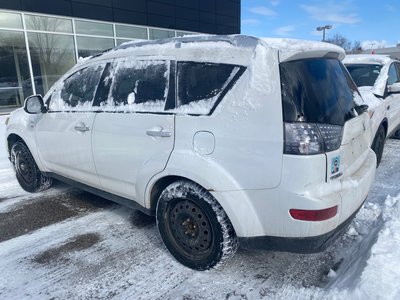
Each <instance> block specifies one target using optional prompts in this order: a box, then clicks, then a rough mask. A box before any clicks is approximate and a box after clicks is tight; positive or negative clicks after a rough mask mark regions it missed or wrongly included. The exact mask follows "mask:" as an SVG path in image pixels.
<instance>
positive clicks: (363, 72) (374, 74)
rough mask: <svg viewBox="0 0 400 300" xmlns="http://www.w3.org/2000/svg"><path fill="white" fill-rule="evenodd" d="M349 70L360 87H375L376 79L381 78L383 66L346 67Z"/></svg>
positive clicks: (357, 65)
mask: <svg viewBox="0 0 400 300" xmlns="http://www.w3.org/2000/svg"><path fill="white" fill-rule="evenodd" d="M346 68H347V70H349V73H350V75H351V77H352V78H353V80H354V82H355V83H356V85H357V86H358V87H360V86H374V84H375V81H376V79H377V78H378V76H379V73H380V71H381V69H382V66H381V65H369V64H368V65H365V64H364V65H363V64H356V65H353V64H351V65H349V64H348V65H346Z"/></svg>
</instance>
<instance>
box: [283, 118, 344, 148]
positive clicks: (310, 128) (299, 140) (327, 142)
mask: <svg viewBox="0 0 400 300" xmlns="http://www.w3.org/2000/svg"><path fill="white" fill-rule="evenodd" d="M284 124H285V125H284V126H285V140H284V150H283V151H284V153H285V154H297V155H312V154H320V153H324V152H329V151H333V150H336V149H338V148H339V147H340V144H341V143H342V130H343V127H342V126H338V125H330V124H316V123H303V122H297V123H286V122H285V123H284Z"/></svg>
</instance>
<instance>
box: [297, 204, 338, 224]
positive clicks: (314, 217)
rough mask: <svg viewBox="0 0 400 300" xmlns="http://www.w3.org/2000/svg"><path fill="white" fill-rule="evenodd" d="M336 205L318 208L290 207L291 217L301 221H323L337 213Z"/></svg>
mask: <svg viewBox="0 0 400 300" xmlns="http://www.w3.org/2000/svg"><path fill="white" fill-rule="evenodd" d="M337 210H338V207H337V206H333V207H330V208H326V209H320V210H305V209H291V210H290V211H289V212H290V215H291V216H292V218H293V219H296V220H301V221H324V220H328V219H331V218H333V217H334V216H336V214H337Z"/></svg>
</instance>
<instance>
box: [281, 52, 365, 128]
mask: <svg viewBox="0 0 400 300" xmlns="http://www.w3.org/2000/svg"><path fill="white" fill-rule="evenodd" d="M280 73H281V87H282V102H283V119H284V121H285V122H298V121H304V122H312V123H327V124H333V125H343V124H344V123H345V122H346V121H347V120H349V119H351V118H353V117H354V116H355V112H354V107H355V103H354V101H355V99H357V98H358V97H359V93H358V90H357V87H356V86H355V85H354V83H353V81H352V80H351V78H350V75H349V74H348V73H347V71H346V70H345V68H344V66H343V65H342V64H341V63H340V62H339V61H338V60H335V59H326V58H315V59H304V60H297V61H289V62H284V63H281V64H280Z"/></svg>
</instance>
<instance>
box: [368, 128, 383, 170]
mask: <svg viewBox="0 0 400 300" xmlns="http://www.w3.org/2000/svg"><path fill="white" fill-rule="evenodd" d="M385 139H386V131H385V128H384V127H383V125H380V126H379V128H378V130H377V132H376V135H375V138H374V141H373V142H372V145H371V149H372V150H374V152H375V154H376V167H378V166H379V164H380V163H381V159H382V154H383V147H384V146H385Z"/></svg>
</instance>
